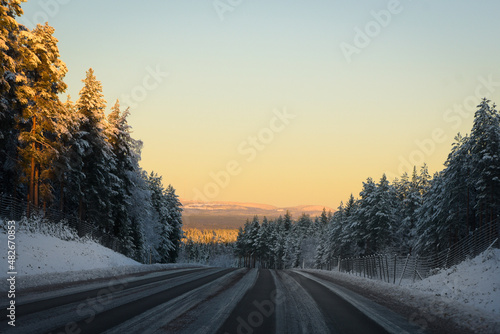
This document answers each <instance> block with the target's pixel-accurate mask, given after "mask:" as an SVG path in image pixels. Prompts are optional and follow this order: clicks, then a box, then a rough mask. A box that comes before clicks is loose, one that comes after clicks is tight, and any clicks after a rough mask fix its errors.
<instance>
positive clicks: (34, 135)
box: [19, 24, 67, 207]
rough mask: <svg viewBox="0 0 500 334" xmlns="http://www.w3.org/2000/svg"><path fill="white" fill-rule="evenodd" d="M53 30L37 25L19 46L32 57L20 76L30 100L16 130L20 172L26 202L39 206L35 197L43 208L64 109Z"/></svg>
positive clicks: (62, 71) (61, 70)
mask: <svg viewBox="0 0 500 334" xmlns="http://www.w3.org/2000/svg"><path fill="white" fill-rule="evenodd" d="M53 34H54V28H52V27H51V26H49V25H48V24H45V25H44V26H42V25H40V24H39V25H37V27H36V28H35V29H34V30H33V31H32V32H31V33H26V34H23V35H22V38H21V40H22V42H23V44H24V45H26V46H27V47H28V49H29V50H31V52H32V53H33V56H34V57H35V60H36V61H34V64H33V65H32V66H31V67H29V68H28V67H26V68H25V70H24V74H25V76H26V78H27V84H28V86H29V87H30V89H31V91H32V92H33V93H32V96H30V97H29V100H28V104H27V106H26V107H25V108H24V109H23V113H22V119H21V122H20V124H19V128H20V135H19V140H20V144H21V145H20V149H19V152H20V156H21V160H20V167H21V168H20V169H22V170H23V171H24V180H25V181H26V182H27V183H28V184H29V191H28V200H29V202H31V203H32V204H34V205H35V207H38V206H39V196H41V199H42V201H43V203H44V204H47V202H51V201H52V199H53V193H52V189H53V188H52V185H51V183H50V181H51V180H52V179H54V178H55V172H54V164H53V162H54V161H55V160H57V159H58V157H59V155H60V154H61V150H62V147H60V146H59V144H60V141H58V140H57V132H58V130H59V129H58V123H60V122H61V123H62V122H63V120H62V119H61V115H62V114H64V107H63V104H62V103H61V101H60V100H59V97H58V94H60V93H62V92H64V91H65V90H66V87H67V86H66V84H65V83H64V82H63V78H64V76H65V75H66V72H67V68H66V65H65V64H64V63H63V62H62V61H61V60H60V59H59V57H60V55H59V49H58V47H57V39H56V38H55V37H54V36H53Z"/></svg>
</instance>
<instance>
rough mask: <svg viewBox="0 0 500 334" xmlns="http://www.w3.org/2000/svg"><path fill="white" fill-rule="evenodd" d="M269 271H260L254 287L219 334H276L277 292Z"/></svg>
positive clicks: (237, 306) (220, 329)
mask: <svg viewBox="0 0 500 334" xmlns="http://www.w3.org/2000/svg"><path fill="white" fill-rule="evenodd" d="M275 289H276V288H275V286H274V280H273V276H272V275H271V272H270V271H269V270H268V269H261V270H259V276H258V277H257V281H256V282H255V284H254V286H253V287H252V288H251V289H250V290H248V292H247V293H246V294H245V296H244V297H243V299H242V300H241V301H240V302H239V303H238V305H236V307H235V308H234V310H233V312H232V313H231V314H230V315H229V318H228V319H227V320H226V322H224V324H223V325H222V326H221V327H220V328H219V331H218V332H217V334H232V333H248V334H250V333H252V334H259V333H262V334H266V333H274V332H275V329H276V312H275V301H276V290H275Z"/></svg>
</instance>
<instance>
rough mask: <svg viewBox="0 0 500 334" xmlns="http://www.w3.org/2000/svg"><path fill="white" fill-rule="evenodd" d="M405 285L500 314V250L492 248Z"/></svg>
mask: <svg viewBox="0 0 500 334" xmlns="http://www.w3.org/2000/svg"><path fill="white" fill-rule="evenodd" d="M406 286H407V287H408V288H410V289H412V290H420V291H425V292H431V293H433V294H435V295H436V296H443V297H446V298H450V299H453V300H456V301H458V302H460V303H462V304H467V305H472V306H474V307H476V308H478V309H482V310H485V311H488V312H491V313H494V314H497V315H499V316H500V249H492V250H490V251H489V252H486V253H483V254H481V255H479V256H478V257H476V258H474V259H472V260H466V261H464V262H462V263H460V264H458V265H456V266H453V267H451V268H449V269H446V270H442V271H441V272H439V273H438V274H436V275H433V276H430V277H428V278H426V279H424V280H422V281H417V282H415V283H410V284H407V285H406Z"/></svg>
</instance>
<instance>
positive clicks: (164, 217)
mask: <svg viewBox="0 0 500 334" xmlns="http://www.w3.org/2000/svg"><path fill="white" fill-rule="evenodd" d="M148 185H149V190H150V191H151V205H152V207H153V209H154V213H155V215H154V219H153V220H152V221H151V222H149V224H151V226H150V228H149V229H147V230H150V233H148V236H149V238H148V243H149V244H150V246H152V248H153V249H154V250H155V252H154V258H155V261H156V262H160V263H168V262H169V260H170V251H172V250H173V249H174V244H173V242H172V240H171V233H172V231H173V226H171V225H170V223H169V221H170V219H171V217H170V210H169V208H168V203H167V200H166V196H165V189H164V187H163V184H162V177H161V176H158V174H156V173H154V172H151V174H150V175H149V177H148ZM151 232H152V233H151Z"/></svg>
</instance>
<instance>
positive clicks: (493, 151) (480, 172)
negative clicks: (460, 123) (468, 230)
mask: <svg viewBox="0 0 500 334" xmlns="http://www.w3.org/2000/svg"><path fill="white" fill-rule="evenodd" d="M489 103H490V101H489V100H487V99H486V98H485V99H483V100H482V101H481V103H480V104H479V105H478V110H477V111H476V113H475V115H474V124H473V126H472V131H471V135H470V154H471V160H472V161H471V185H472V186H473V187H474V188H475V190H476V192H477V198H476V204H475V207H474V209H475V210H476V211H477V214H478V216H479V217H478V218H479V224H480V225H482V224H485V223H488V222H492V221H494V220H497V219H498V218H500V113H499V112H498V111H497V110H496V109H495V108H496V106H495V105H494V104H493V105H492V106H490V105H489Z"/></svg>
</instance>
